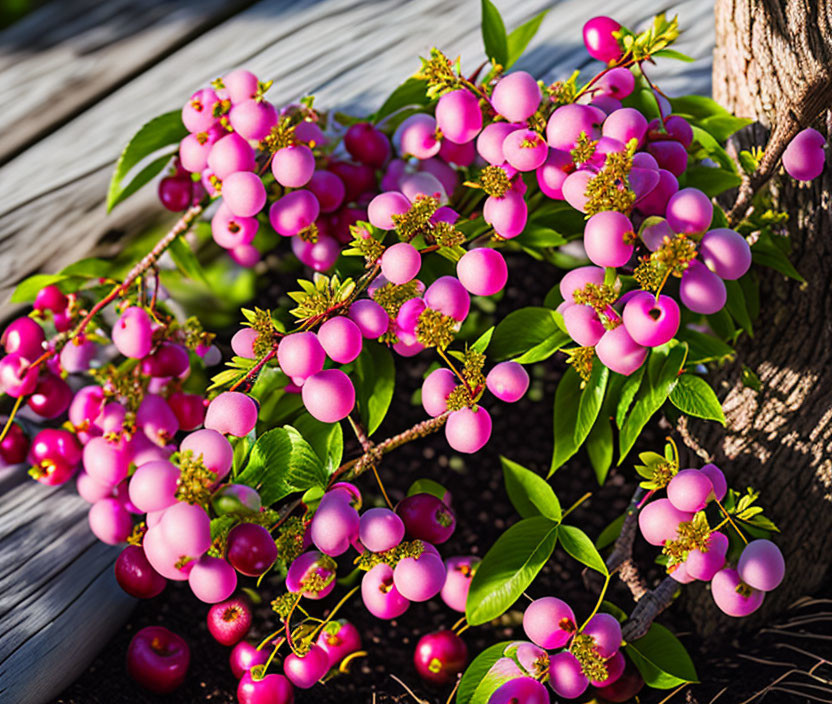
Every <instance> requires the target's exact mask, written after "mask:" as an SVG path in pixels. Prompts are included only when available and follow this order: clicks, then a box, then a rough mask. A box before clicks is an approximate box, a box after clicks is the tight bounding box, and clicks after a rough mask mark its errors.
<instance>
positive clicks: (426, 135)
mask: <svg viewBox="0 0 832 704" xmlns="http://www.w3.org/2000/svg"><path fill="white" fill-rule="evenodd" d="M436 129H437V125H436V120H435V119H434V118H433V117H432V116H431V115H426V114H425V113H421V112H419V113H416V114H415V115H411V116H410V117H408V118H406V119H405V120H404V122H402V123H401V125H399V128H398V129H397V130H396V136H397V137H398V140H399V143H400V149H399V151H400V152H401V153H402V155H405V156H406V155H410V156H414V157H416V158H417V159H430V158H431V157H432V156H436V154H438V153H439V146H440V144H439V140H438V139H437V138H436ZM371 222H372V221H371Z"/></svg>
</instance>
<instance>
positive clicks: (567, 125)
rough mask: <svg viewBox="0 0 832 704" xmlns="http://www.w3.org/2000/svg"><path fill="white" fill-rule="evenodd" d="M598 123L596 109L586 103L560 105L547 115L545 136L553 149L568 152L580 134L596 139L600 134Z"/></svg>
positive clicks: (599, 121)
mask: <svg viewBox="0 0 832 704" xmlns="http://www.w3.org/2000/svg"><path fill="white" fill-rule="evenodd" d="M601 114H602V115H603V113H601ZM600 123H601V120H600V119H599V116H598V114H597V112H596V110H595V109H594V108H591V107H590V106H588V105H578V104H577V103H571V104H569V105H562V106H561V107H559V108H558V109H557V110H555V111H554V112H553V113H552V115H551V117H549V122H548V124H547V126H546V138H547V141H548V142H549V146H550V147H552V148H553V149H562V150H564V151H567V152H568V151H571V150H572V149H573V148H574V147H575V144H576V143H577V141H578V137H580V136H581V134H585V135H586V136H587V137H588V138H589V139H591V140H596V139H598V138H599V137H600V136H601V129H600V126H601V125H600Z"/></svg>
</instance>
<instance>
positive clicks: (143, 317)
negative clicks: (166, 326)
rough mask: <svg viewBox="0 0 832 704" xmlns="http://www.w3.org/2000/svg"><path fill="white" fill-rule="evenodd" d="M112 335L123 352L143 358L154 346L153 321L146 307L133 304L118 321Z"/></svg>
mask: <svg viewBox="0 0 832 704" xmlns="http://www.w3.org/2000/svg"><path fill="white" fill-rule="evenodd" d="M112 337H113V344H114V345H115V346H116V349H117V350H118V351H119V352H120V353H121V354H123V355H124V356H125V357H132V358H134V359H141V358H142V357H144V356H145V355H147V354H148V353H149V352H150V350H151V348H152V347H153V321H152V320H151V318H150V315H149V314H148V313H147V311H146V310H144V308H139V307H138V306H131V307H130V308H128V309H127V310H125V311H124V312H123V313H122V314H121V316H120V317H119V319H118V320H117V321H116V324H115V325H114V326H113V333H112Z"/></svg>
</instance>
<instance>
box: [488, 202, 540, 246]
mask: <svg viewBox="0 0 832 704" xmlns="http://www.w3.org/2000/svg"><path fill="white" fill-rule="evenodd" d="M482 214H483V218H484V219H485V221H486V222H487V223H488V224H489V225H491V226H492V227H493V228H494V230H495V231H496V232H497V234H498V235H500V237H504V238H506V239H509V240H510V239H512V238H514V237H517V235H519V234H520V233H521V232H523V229H524V228H525V227H526V220H527V219H528V215H529V212H528V207H527V206H526V201H525V200H523V196H522V195H520V194H519V193H517V192H516V191H508V193H506V194H505V195H504V196H503V197H502V198H499V197H497V196H489V197H488V198H487V199H486V201H485V207H484V208H483V211H482Z"/></svg>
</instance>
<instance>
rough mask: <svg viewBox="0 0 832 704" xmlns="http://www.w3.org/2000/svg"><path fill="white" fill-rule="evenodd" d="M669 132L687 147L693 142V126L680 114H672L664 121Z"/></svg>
mask: <svg viewBox="0 0 832 704" xmlns="http://www.w3.org/2000/svg"><path fill="white" fill-rule="evenodd" d="M664 128H665V130H667V134H668V135H669V136H670V137H672V138H673V139H675V140H676V141H677V142H679V143H680V144H681V145H682V146H683V147H684V148H685V149H687V148H688V147H689V146H690V145H691V142H693V128H691V126H690V123H689V122H688V121H687V120H686V119H685V118H684V117H681V116H679V115H670V116H669V117H667V118H666V119H665V121H664Z"/></svg>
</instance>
